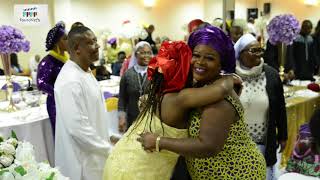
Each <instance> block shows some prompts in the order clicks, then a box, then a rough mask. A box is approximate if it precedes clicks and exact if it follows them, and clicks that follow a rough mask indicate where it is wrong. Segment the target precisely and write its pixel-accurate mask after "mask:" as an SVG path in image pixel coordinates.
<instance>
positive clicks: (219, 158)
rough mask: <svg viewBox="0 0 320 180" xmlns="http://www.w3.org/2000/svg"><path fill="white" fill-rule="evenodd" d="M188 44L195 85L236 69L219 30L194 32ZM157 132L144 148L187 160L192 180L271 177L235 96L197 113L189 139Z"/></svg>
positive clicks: (230, 46) (230, 48) (147, 138)
mask: <svg viewBox="0 0 320 180" xmlns="http://www.w3.org/2000/svg"><path fill="white" fill-rule="evenodd" d="M188 44H189V47H190V48H191V49H192V51H193V56H192V68H191V69H192V70H193V77H194V79H195V80H196V81H197V83H196V86H198V87H204V86H208V85H209V84H211V83H215V82H216V81H218V80H219V79H220V78H221V76H220V72H221V71H224V72H227V73H232V72H234V71H235V53H234V49H233V44H232V42H231V40H230V39H229V38H228V37H227V36H226V35H225V34H224V32H223V31H222V30H220V29H219V28H216V27H213V26H206V27H204V28H202V29H199V30H197V31H195V32H193V33H192V34H191V35H190V37H189V40H188ZM154 133H155V134H151V133H144V134H142V135H141V138H139V141H141V142H142V146H143V147H144V148H145V149H146V150H156V151H159V150H161V151H159V152H167V151H170V152H175V153H178V154H181V155H183V156H185V157H186V163H187V167H188V171H189V174H190V176H191V178H192V179H193V180H218V179H227V180H230V179H241V180H242V179H246V180H247V179H257V180H265V178H266V177H265V176H266V162H265V160H264V157H263V156H262V154H261V153H260V152H259V150H258V149H257V146H256V145H255V143H254V142H253V141H252V139H251V137H250V136H249V134H248V132H247V129H246V124H245V122H244V117H243V108H242V105H241V103H240V101H239V99H238V96H237V95H236V94H235V92H231V93H230V94H229V95H228V96H227V97H226V98H225V99H223V100H221V101H219V102H216V103H213V104H210V105H207V106H204V107H202V108H198V109H195V110H193V111H192V113H191V115H190V121H189V136H190V138H180V139H178V138H172V137H164V136H162V135H161V134H159V133H158V134H159V135H157V134H156V133H157V132H154ZM151 154H153V153H151Z"/></svg>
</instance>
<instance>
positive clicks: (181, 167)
mask: <svg viewBox="0 0 320 180" xmlns="http://www.w3.org/2000/svg"><path fill="white" fill-rule="evenodd" d="M171 180H191V177H190V175H189V172H188V169H187V164H186V161H185V159H184V157H182V156H180V157H179V159H178V162H177V164H176V166H175V168H174V171H173V174H172V177H171Z"/></svg>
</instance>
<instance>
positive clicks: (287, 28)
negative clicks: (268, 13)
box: [267, 14, 300, 45]
mask: <svg viewBox="0 0 320 180" xmlns="http://www.w3.org/2000/svg"><path fill="white" fill-rule="evenodd" d="M267 32H268V34H269V41H270V43H271V44H273V45H277V44H279V43H284V44H286V45H289V44H292V42H293V40H294V39H295V38H296V37H297V36H298V34H299V33H300V25H299V21H298V20H297V19H296V18H295V17H294V16H293V15H291V14H284V15H278V16H276V17H274V18H273V19H272V20H271V21H270V23H269V25H268V26H267Z"/></svg>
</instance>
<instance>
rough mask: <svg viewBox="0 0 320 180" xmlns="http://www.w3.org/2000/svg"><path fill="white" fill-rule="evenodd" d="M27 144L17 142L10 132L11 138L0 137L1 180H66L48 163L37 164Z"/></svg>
mask: <svg viewBox="0 0 320 180" xmlns="http://www.w3.org/2000/svg"><path fill="white" fill-rule="evenodd" d="M34 154H35V152H34V148H33V146H32V144H30V143H29V142H22V141H18V139H17V136H16V134H15V133H14V132H13V131H12V132H11V138H9V139H7V140H4V139H3V138H1V137H0V179H1V180H68V179H69V178H66V177H64V176H63V175H62V174H61V173H60V172H59V170H58V169H57V168H51V167H50V165H49V164H48V163H38V162H36V160H35V155H34Z"/></svg>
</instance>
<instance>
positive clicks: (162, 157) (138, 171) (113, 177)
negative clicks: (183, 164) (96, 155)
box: [103, 116, 188, 180]
mask: <svg viewBox="0 0 320 180" xmlns="http://www.w3.org/2000/svg"><path fill="white" fill-rule="evenodd" d="M145 124H147V127H145ZM149 124H150V118H148V117H145V118H143V119H142V121H141V123H138V125H137V126H136V127H135V128H134V126H135V123H134V124H133V125H132V126H131V127H130V128H129V130H128V131H127V132H126V133H125V134H124V136H123V137H122V138H121V140H120V141H119V142H118V143H117V144H116V145H115V147H114V148H113V150H112V152H111V154H110V155H109V157H108V158H107V161H106V164H105V168H104V173H103V179H104V180H169V179H170V177H171V175H172V172H173V170H174V166H175V164H176V162H177V160H178V157H179V155H178V154H176V153H173V152H170V151H165V150H162V151H161V152H153V153H148V152H146V151H144V150H143V148H142V146H141V143H140V142H138V141H137V138H138V137H139V135H138V134H140V133H142V132H143V131H144V129H145V130H147V131H148V130H149V127H150V126H149ZM162 125H163V129H162V126H161V122H160V119H159V118H158V117H157V116H153V121H152V124H151V127H152V132H155V133H157V134H160V135H162V133H163V131H162V130H164V136H166V137H171V138H186V137H188V130H187V129H176V128H173V127H170V126H168V125H166V124H164V123H162Z"/></svg>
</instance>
